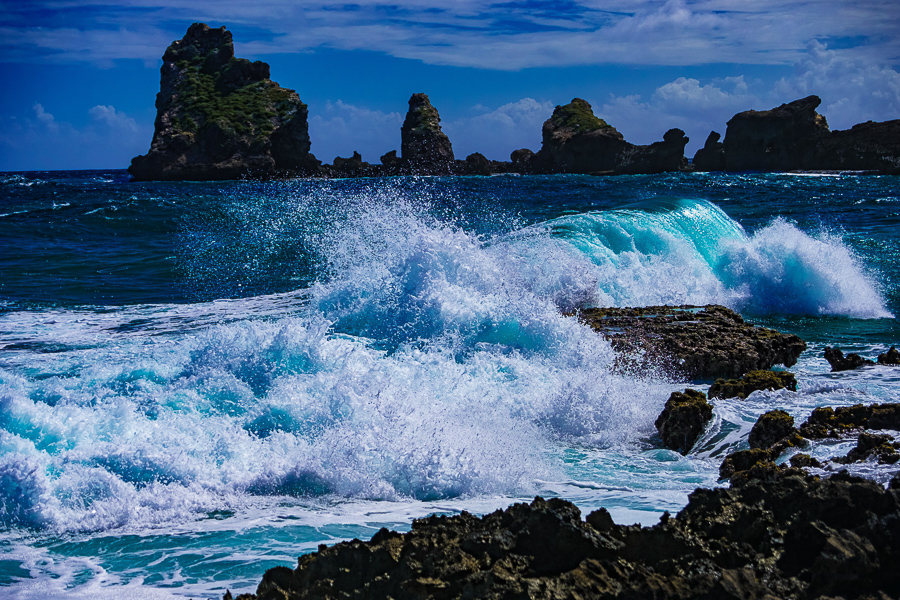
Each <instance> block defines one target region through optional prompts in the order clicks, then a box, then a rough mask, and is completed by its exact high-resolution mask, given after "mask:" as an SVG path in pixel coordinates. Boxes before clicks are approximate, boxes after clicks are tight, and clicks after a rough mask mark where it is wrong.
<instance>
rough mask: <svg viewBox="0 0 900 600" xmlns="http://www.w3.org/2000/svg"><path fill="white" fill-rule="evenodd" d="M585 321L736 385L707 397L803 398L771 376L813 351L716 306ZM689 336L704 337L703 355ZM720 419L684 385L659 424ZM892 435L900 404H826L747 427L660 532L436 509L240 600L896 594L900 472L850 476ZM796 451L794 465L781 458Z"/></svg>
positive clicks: (520, 511) (628, 347) (604, 517)
mask: <svg viewBox="0 0 900 600" xmlns="http://www.w3.org/2000/svg"><path fill="white" fill-rule="evenodd" d="M578 318H580V319H581V320H582V321H583V322H584V323H585V324H586V325H587V326H590V327H592V328H593V329H594V330H595V331H597V332H598V333H600V334H601V335H604V336H607V337H609V338H610V339H611V341H612V343H613V345H614V346H615V347H616V349H617V351H618V353H619V355H620V356H622V357H628V358H629V360H632V361H634V360H637V361H638V363H641V362H642V361H647V360H650V361H651V363H653V364H657V365H658V364H660V363H659V359H660V358H661V357H663V356H664V355H665V352H666V351H671V352H673V353H675V354H674V355H673V357H670V360H669V362H667V363H665V364H669V365H673V364H674V365H676V366H677V365H684V364H689V365H691V366H692V370H689V371H682V374H684V373H687V372H692V373H693V374H694V376H695V377H697V376H698V374H702V376H703V377H708V376H709V374H710V373H714V372H716V373H728V374H732V375H733V374H736V375H735V376H737V377H739V378H737V379H728V380H726V379H718V380H717V381H716V382H715V383H714V384H713V385H712V386H711V387H710V398H737V399H740V400H743V399H744V398H746V397H747V396H748V395H750V394H752V393H753V392H754V391H758V390H777V389H783V388H786V389H794V390H796V387H797V382H796V378H795V377H794V376H793V374H791V373H788V372H784V371H770V370H767V369H769V367H771V366H772V365H773V364H775V363H778V362H780V363H782V364H786V365H788V366H789V365H791V364H794V362H796V360H797V356H798V355H799V354H800V352H802V351H803V350H805V349H806V344H805V343H803V341H802V340H800V339H799V338H797V337H796V336H791V335H788V334H783V333H780V332H776V331H772V330H768V329H765V328H762V327H754V326H752V325H749V324H747V323H744V321H743V319H741V317H740V315H737V313H734V312H733V311H730V310H728V309H726V308H724V307H720V306H705V307H696V306H682V307H646V308H640V309H639V308H630V309H621V308H616V309H593V310H589V311H583V312H581V313H579V315H578ZM716 338H719V339H718V340H716ZM686 340H691V342H690V343H695V344H696V348H697V352H696V356H695V357H693V358H692V356H691V353H690V351H689V349H688V343H689V342H688V341H686ZM642 345H643V346H642ZM648 349H649V351H648ZM725 349H727V351H726V350H725ZM896 354H897V351H896V350H893V349H892V351H891V352H890V353H886V354H885V357H886V358H885V359H884V361H883V362H882V364H884V365H891V364H893V363H892V362H891V361H892V359H894V358H895V355H896ZM751 355H752V356H751ZM672 358H674V361H672ZM760 361H762V362H760ZM758 367H761V369H760V368H758ZM712 415H713V408H712V405H710V404H709V402H708V401H707V397H706V394H704V393H702V392H699V391H696V390H692V389H687V390H685V391H684V392H675V393H673V394H672V397H671V398H670V399H669V401H668V402H667V403H666V407H665V409H664V411H663V413H662V414H661V415H660V417H659V419H658V420H657V422H656V426H657V429H658V430H659V433H660V441H661V442H662V444H663V445H664V446H666V447H669V448H673V449H675V450H678V451H680V452H682V453H684V454H686V453H687V452H689V451H690V449H691V448H692V446H693V445H694V443H695V440H696V439H697V437H698V436H699V435H700V434H701V433H702V431H703V430H704V428H705V427H706V425H707V422H708V421H709V420H710V419H711V418H712ZM882 429H889V430H900V405H898V404H882V405H878V404H876V405H870V406H864V405H857V406H852V407H842V408H837V409H831V408H828V407H820V408H817V409H815V410H814V411H813V413H812V414H811V415H810V417H809V419H808V420H807V421H806V422H805V423H803V424H802V425H801V426H800V427H799V428H797V427H795V426H794V420H793V418H791V417H790V415H788V414H787V413H786V412H784V411H781V410H778V409H775V410H772V411H769V412H767V413H765V414H764V415H762V416H761V417H760V418H759V420H758V421H757V423H756V425H755V426H754V427H753V429H752V430H751V432H750V436H749V439H748V444H749V446H750V448H749V449H748V450H739V451H736V452H732V453H731V454H729V455H728V456H727V457H726V458H725V459H724V461H723V462H722V465H721V469H720V476H721V478H722V479H723V480H730V487H722V488H717V489H711V490H710V489H702V488H698V489H697V490H695V491H694V492H693V493H692V494H691V495H690V496H689V501H688V503H687V505H686V506H685V508H684V509H682V510H681V511H680V512H679V513H678V514H677V515H676V516H672V515H670V514H669V513H664V514H663V516H662V518H661V519H660V522H659V524H657V525H654V526H650V527H641V526H639V525H631V526H626V525H617V524H615V523H614V522H613V520H612V518H611V517H610V515H609V513H608V512H607V511H606V510H605V509H602V508H601V509H599V510H597V511H594V512H592V513H591V514H589V515H588V516H587V518H586V519H584V520H582V518H581V513H580V511H579V509H578V508H577V507H576V506H574V505H573V504H571V503H569V502H567V501H565V500H562V499H558V498H553V499H550V500H544V499H542V498H539V497H538V498H535V500H534V501H533V502H532V503H531V504H515V505H513V506H510V507H509V508H507V509H505V510H501V511H497V512H494V513H492V514H489V515H485V516H484V517H481V518H478V517H475V516H472V515H470V514H468V513H465V512H464V513H462V514H460V515H456V516H450V517H440V516H431V517H427V518H425V519H419V520H416V521H414V522H413V524H412V530H411V531H410V532H409V533H405V534H400V533H396V532H392V531H388V530H387V529H382V530H381V531H379V532H378V533H377V534H375V536H373V538H372V539H371V540H370V541H368V542H363V541H360V540H352V541H349V542H342V543H339V544H336V545H334V546H331V547H327V546H324V545H322V546H320V547H319V550H318V551H317V552H315V553H312V554H308V555H305V556H301V557H300V558H299V559H298V564H297V567H296V568H295V569H291V568H288V567H275V568H273V569H269V570H268V571H267V572H266V573H265V575H264V576H263V578H262V581H261V582H260V584H259V586H258V588H257V591H256V593H255V594H242V595H240V596H237V598H236V600H275V599H277V600H288V599H298V600H299V599H303V598H321V599H331V598H334V599H338V598H340V599H351V598H360V599H362V598H375V599H377V598H384V599H387V598H416V599H419V598H421V599H441V598H447V599H449V598H496V599H500V598H548V599H549V598H573V599H575V598H657V599H670V598H671V599H675V598H678V599H687V598H697V599H700V598H702V599H709V600H711V599H717V598H734V599H741V600H748V599H775V598H790V599H797V600H804V599H807V598H810V599H811V598H820V599H822V600H824V599H826V598H828V599H832V600H836V599H838V598H847V599H849V598H859V599H884V598H896V597H898V596H900V570H897V569H896V564H897V560H898V558H900V474H895V475H894V477H893V480H891V482H890V484H889V485H888V486H887V488H885V487H884V486H882V485H880V484H878V483H876V482H874V481H871V480H867V479H863V478H859V477H854V476H851V475H849V474H848V473H847V471H845V470H839V468H844V467H843V465H847V464H850V463H853V462H859V461H863V460H870V461H872V460H874V461H878V462H880V463H882V464H894V463H896V462H900V452H898V449H900V443H897V442H894V441H893V436H891V435H889V434H883V433H878V430H882ZM853 436H855V437H856V440H857V445H856V447H855V448H853V449H851V450H850V452H849V453H848V454H847V456H845V457H840V456H839V457H835V458H833V459H829V460H828V461H826V463H831V465H830V466H829V465H828V464H822V463H821V462H820V461H818V460H816V459H815V458H812V457H811V456H810V455H809V454H804V453H800V452H797V450H798V449H804V448H807V447H809V446H810V444H812V443H814V442H815V441H818V440H823V439H829V438H831V439H834V438H841V439H845V438H849V439H852V438H853ZM789 449H794V450H793V456H791V457H790V460H789V461H785V462H784V463H783V464H776V461H777V460H779V459H781V458H782V455H783V454H784V453H785V451H787V450H789ZM826 467H827V468H828V469H829V470H830V472H829V470H825V468H826ZM829 475H830V476H829ZM225 600H234V599H233V597H232V595H231V594H230V593H227V594H226V595H225Z"/></svg>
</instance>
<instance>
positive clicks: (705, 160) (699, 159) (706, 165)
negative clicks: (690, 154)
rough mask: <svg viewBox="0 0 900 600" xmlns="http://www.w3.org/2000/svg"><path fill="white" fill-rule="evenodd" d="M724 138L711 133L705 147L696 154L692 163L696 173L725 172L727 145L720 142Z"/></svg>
mask: <svg viewBox="0 0 900 600" xmlns="http://www.w3.org/2000/svg"><path fill="white" fill-rule="evenodd" d="M721 137H722V136H721V135H720V134H719V133H717V132H715V131H710V132H709V137H707V138H706V143H704V144H703V147H702V148H700V149H699V150H697V153H696V154H694V160H693V161H692V162H691V164H692V166H693V167H694V170H696V171H724V170H725V144H723V143H722V142H720V141H719V138H721Z"/></svg>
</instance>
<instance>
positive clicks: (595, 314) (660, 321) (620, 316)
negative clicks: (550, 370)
mask: <svg viewBox="0 0 900 600" xmlns="http://www.w3.org/2000/svg"><path fill="white" fill-rule="evenodd" d="M578 317H579V319H580V320H581V321H582V322H584V323H586V324H588V325H590V327H591V328H592V329H594V330H595V331H597V332H599V333H601V334H603V335H604V336H606V337H607V338H608V339H609V340H610V342H611V343H612V345H613V347H614V348H615V349H616V350H617V351H618V352H619V360H620V365H621V366H623V367H624V368H629V367H637V368H642V367H643V366H646V365H651V366H653V365H655V366H660V367H662V368H664V369H667V370H669V371H671V372H674V373H677V374H681V375H684V376H687V377H689V378H693V379H709V378H714V377H740V376H741V375H743V374H744V373H747V372H748V371H753V370H757V369H769V368H771V367H772V366H774V365H776V364H783V365H785V366H787V367H789V366H791V365H793V364H794V363H796V362H797V357H799V356H800V353H801V352H803V351H804V350H805V349H806V343H805V342H804V341H803V340H801V339H800V338H799V337H797V336H796V335H791V334H785V333H780V332H778V331H775V330H773V329H766V328H764V327H756V326H754V325H750V324H749V323H745V322H744V319H743V318H742V317H741V316H740V315H739V314H737V313H736V312H734V311H732V310H729V309H727V308H725V307H724V306H717V305H709V306H647V307H643V308H591V309H586V310H583V311H581V312H580V313H579V315H578Z"/></svg>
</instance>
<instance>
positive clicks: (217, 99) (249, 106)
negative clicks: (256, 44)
mask: <svg viewBox="0 0 900 600" xmlns="http://www.w3.org/2000/svg"><path fill="white" fill-rule="evenodd" d="M156 110H157V113H156V122H155V130H154V133H153V141H152V142H151V145H150V151H149V152H148V153H147V154H145V155H142V156H137V157H135V158H134V159H133V160H132V161H131V166H130V167H129V169H128V171H129V172H130V173H131V175H132V177H134V179H136V180H138V181H147V180H212V179H238V178H240V177H242V176H250V177H272V176H279V175H310V174H315V173H317V172H318V167H319V162H318V161H317V160H316V159H315V157H314V156H313V155H312V154H310V152H309V150H310V140H309V133H308V128H307V108H306V105H305V104H303V102H301V101H300V97H299V96H298V95H297V93H296V92H294V91H293V90H289V89H285V88H282V87H281V86H279V85H278V84H277V83H275V82H274V81H272V80H271V79H269V65H267V64H266V63H263V62H260V61H256V62H250V61H249V60H247V59H243V58H235V56H234V44H233V43H232V37H231V32H229V31H226V29H225V28H224V27H219V28H218V29H213V28H210V27H209V26H208V25H206V24H204V23H194V24H193V25H191V26H190V28H188V31H187V33H186V34H185V36H184V37H183V38H182V39H180V40H177V41H175V42H172V44H171V45H170V46H169V47H168V49H167V50H166V52H165V54H164V55H163V65H162V68H161V69H160V91H159V94H157V96H156Z"/></svg>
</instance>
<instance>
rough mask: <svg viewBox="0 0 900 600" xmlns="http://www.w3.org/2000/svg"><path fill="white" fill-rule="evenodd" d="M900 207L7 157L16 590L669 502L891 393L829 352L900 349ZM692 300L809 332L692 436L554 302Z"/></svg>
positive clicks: (3, 474) (868, 187)
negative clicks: (826, 409)
mask: <svg viewBox="0 0 900 600" xmlns="http://www.w3.org/2000/svg"><path fill="white" fill-rule="evenodd" d="M898 224H900V178H898V177H887V176H884V177H882V176H858V175H854V174H818V175H815V174H669V175H655V176H623V177H613V178H595V177H588V176H546V177H538V176H535V177H520V176H499V177H488V178H481V177H468V178H390V179H381V180H366V179H360V180H336V181H312V180H302V181H282V182H265V183H259V182H215V183H132V182H130V181H129V178H128V176H127V173H125V172H124V171H110V172H105V171H90V172H40V173H37V172H34V173H20V174H10V173H7V174H0V236H2V240H0V596H3V597H6V596H9V597H21V598H32V597H34V598H43V597H55V596H59V597H85V598H88V597H91V598H95V597H106V596H109V597H121V595H122V594H128V595H129V596H130V597H136V598H137V597H147V598H168V597H172V596H173V595H174V596H176V597H194V598H198V597H216V596H218V597H221V594H222V593H223V592H224V590H225V588H226V587H230V588H231V589H232V590H233V591H234V590H237V591H250V590H252V589H253V588H254V585H255V581H257V580H258V578H259V576H260V575H261V573H262V571H263V570H264V569H265V568H267V567H270V566H273V565H275V564H292V563H293V561H294V560H295V557H296V555H297V554H298V553H301V552H305V551H310V550H314V549H315V547H316V545H317V544H318V543H322V542H328V541H334V540H339V539H345V538H348V537H367V536H369V535H371V534H372V533H374V532H375V531H377V529H378V528H379V527H381V526H383V525H387V526H390V527H394V528H399V529H403V528H405V527H408V524H409V522H410V520H411V519H412V518H414V517H416V516H423V515H425V514H428V513H430V512H436V511H437V512H454V511H459V510H469V511H473V512H485V511H489V510H493V509H495V508H499V507H502V506H506V505H507V504H509V503H510V502H513V501H515V500H517V499H526V498H529V497H530V496H532V495H534V494H536V493H540V494H543V495H561V496H563V497H566V498H570V499H572V500H574V501H575V502H576V503H578V504H579V506H581V507H582V508H583V509H585V510H590V509H592V508H596V507H598V506H601V505H602V506H606V507H607V508H609V509H610V511H611V512H612V514H613V516H614V517H615V518H616V519H617V520H620V521H624V522H633V521H639V522H644V523H652V522H654V521H655V520H656V518H658V515H659V514H660V513H661V512H662V511H663V510H670V511H677V510H678V509H679V508H680V507H681V506H683V504H684V503H685V502H686V498H687V494H688V493H689V492H690V491H691V490H693V489H694V488H695V487H697V486H699V485H717V482H716V476H717V471H718V462H719V461H720V460H721V456H722V455H723V453H724V452H726V451H728V450H729V449H731V448H733V447H735V446H740V445H741V444H744V443H746V442H745V438H746V434H747V433H748V431H749V427H750V426H751V425H752V423H753V422H754V421H755V419H756V417H757V416H758V415H759V414H761V413H762V412H764V411H765V410H768V409H770V408H772V407H773V406H778V407H779V408H784V409H786V410H788V411H789V412H791V413H792V414H793V415H795V416H796V417H797V418H803V417H804V416H805V415H806V414H807V413H808V412H809V411H811V410H812V408H814V407H815V406H820V405H824V404H828V405H836V404H850V403H855V402H875V401H900V375H898V374H897V373H898V372H897V371H894V370H892V369H889V368H884V367H876V368H870V369H866V370H864V371H860V372H853V373H844V374H831V373H829V372H828V366H827V364H826V363H825V361H824V359H823V358H822V349H823V348H824V346H825V345H838V346H840V347H841V348H844V349H845V350H849V351H858V352H862V353H864V354H866V355H868V356H871V357H874V355H875V354H877V353H878V352H882V351H884V350H886V349H887V348H888V347H889V346H890V345H892V344H896V343H898V342H900V335H898V332H900V330H898V327H897V324H896V319H894V318H893V316H894V315H896V314H898V313H900V254H898V252H900V250H898V244H897V241H898V235H897V231H898ZM682 303H692V304H706V303H720V304H725V305H727V306H729V307H732V308H734V309H736V310H739V311H740V312H741V313H742V314H743V315H744V316H745V317H746V318H748V319H750V320H752V321H754V322H757V323H761V324H766V325H769V326H773V327H776V328H778V329H782V330H786V331H791V332H795V333H798V334H799V335H801V336H802V337H803V338H804V339H805V340H807V342H808V343H809V345H810V349H809V350H808V351H807V352H806V353H805V354H804V356H803V357H801V360H800V362H799V363H798V365H797V366H796V367H795V368H794V369H792V370H794V371H795V372H796V373H797V374H798V377H799V379H800V386H801V387H800V390H799V391H798V392H785V391H782V392H777V393H760V394H756V395H754V396H753V397H751V399H749V400H748V401H746V402H738V401H720V402H718V403H717V404H716V420H715V422H714V424H713V425H712V426H711V427H710V429H709V431H708V432H707V434H706V435H705V437H704V438H703V439H702V440H701V442H699V443H698V444H697V446H696V447H695V449H694V450H693V451H692V452H691V453H690V454H689V455H688V456H686V457H682V456H680V455H678V454H675V453H673V452H670V451H667V450H662V449H659V448H657V447H656V446H655V444H654V442H653V433H654V429H653V421H654V419H655V418H656V415H657V414H658V413H659V411H660V410H661V408H662V405H663V404H664V403H665V400H666V398H667V397H668V394H669V393H670V392H671V391H672V390H674V389H681V388H683V387H684V382H678V381H673V380H672V379H671V377H669V376H668V375H667V374H666V373H657V372H652V373H651V372H647V373H631V374H622V373H616V372H614V371H613V369H612V352H611V350H610V348H609V346H608V344H606V342H605V341H603V340H602V339H600V338H598V337H597V336H596V335H594V334H593V333H591V332H590V331H587V330H586V329H585V328H583V327H581V326H580V325H578V324H577V322H575V321H574V320H573V319H571V318H567V317H564V316H563V315H562V313H563V312H566V311H570V310H572V309H577V308H581V307H587V306H606V305H616V306H643V305H652V304H682ZM841 449H842V447H841V446H840V444H838V445H837V446H823V447H821V448H817V449H816V450H815V452H816V453H818V455H820V456H822V457H827V456H830V455H833V454H835V453H837V452H838V451H840V450H841ZM858 469H859V470H860V472H862V473H864V474H867V475H869V476H871V477H875V478H876V479H878V480H880V481H881V480H883V481H886V480H887V479H888V478H889V477H890V476H891V471H890V470H889V469H885V468H881V469H880V470H879V469H878V468H875V467H874V466H871V465H861V466H859V467H858Z"/></svg>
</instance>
